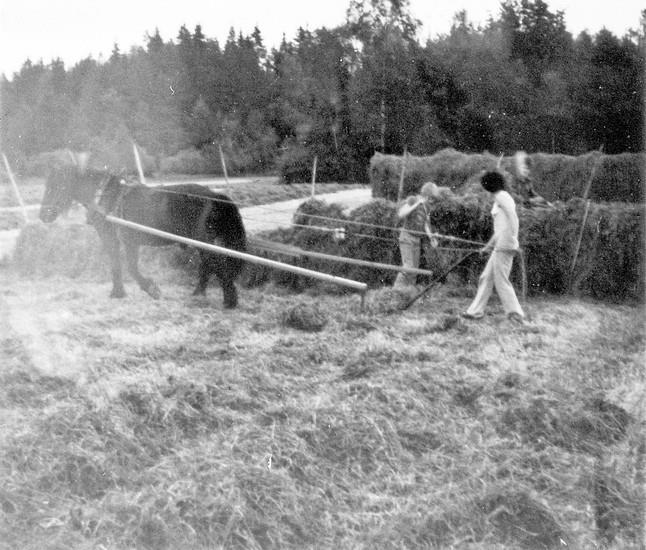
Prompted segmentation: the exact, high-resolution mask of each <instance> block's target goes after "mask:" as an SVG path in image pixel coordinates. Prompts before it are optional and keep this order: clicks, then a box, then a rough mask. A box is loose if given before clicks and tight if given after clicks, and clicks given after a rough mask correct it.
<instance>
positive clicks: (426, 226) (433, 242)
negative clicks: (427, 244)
mask: <svg viewBox="0 0 646 550" xmlns="http://www.w3.org/2000/svg"><path fill="white" fill-rule="evenodd" d="M424 232H425V233H426V236H427V237H428V240H429V241H431V246H432V247H433V248H437V246H438V244H439V242H438V240H437V237H436V236H435V235H433V231H432V230H431V224H430V223H428V218H427V219H426V221H425V222H424Z"/></svg>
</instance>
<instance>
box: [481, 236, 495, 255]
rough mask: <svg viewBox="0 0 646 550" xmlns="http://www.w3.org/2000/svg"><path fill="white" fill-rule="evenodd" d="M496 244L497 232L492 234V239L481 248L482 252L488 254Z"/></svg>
mask: <svg viewBox="0 0 646 550" xmlns="http://www.w3.org/2000/svg"><path fill="white" fill-rule="evenodd" d="M495 246H496V234H495V233H494V234H493V235H492V236H491V239H489V241H488V242H487V244H485V245H484V246H483V247H482V248H481V249H480V254H486V253H487V252H491V251H492V250H493V249H494V247H495Z"/></svg>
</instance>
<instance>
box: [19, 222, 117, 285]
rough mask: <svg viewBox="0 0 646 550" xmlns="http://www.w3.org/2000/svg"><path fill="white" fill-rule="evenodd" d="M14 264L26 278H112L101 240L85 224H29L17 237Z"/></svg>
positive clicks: (92, 229)
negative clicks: (58, 276)
mask: <svg viewBox="0 0 646 550" xmlns="http://www.w3.org/2000/svg"><path fill="white" fill-rule="evenodd" d="M13 263H14V265H15V267H16V268H17V269H18V270H19V271H20V272H21V273H23V274H25V275H40V276H43V277H49V276H52V275H63V276H66V277H72V278H76V277H79V276H81V275H84V276H89V277H92V278H98V279H106V278H108V277H109V269H108V259H107V256H105V254H104V253H103V251H102V248H101V242H100V240H99V237H98V235H97V233H96V231H95V230H94V228H93V227H91V226H89V225H83V224H58V223H56V224H51V225H45V224H42V223H32V224H28V225H26V226H25V227H24V228H23V229H22V231H21V232H20V234H19V235H18V240H17V242H16V249H15V252H14V256H13Z"/></svg>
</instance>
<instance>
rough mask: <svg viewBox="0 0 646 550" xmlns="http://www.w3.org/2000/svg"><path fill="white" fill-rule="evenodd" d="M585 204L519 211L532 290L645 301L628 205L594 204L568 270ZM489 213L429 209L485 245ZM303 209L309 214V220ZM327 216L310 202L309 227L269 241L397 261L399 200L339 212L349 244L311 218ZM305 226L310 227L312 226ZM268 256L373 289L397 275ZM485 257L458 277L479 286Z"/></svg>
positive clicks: (634, 215)
mask: <svg viewBox="0 0 646 550" xmlns="http://www.w3.org/2000/svg"><path fill="white" fill-rule="evenodd" d="M585 204H586V203H585V201H583V200H582V199H572V200H570V201H568V202H566V203H561V202H559V203H556V205H555V208H554V209H526V208H523V207H521V206H519V207H518V214H519V218H520V242H521V247H522V248H523V250H524V254H525V259H526V267H527V282H528V292H529V293H530V294H537V293H541V292H549V293H555V294H564V293H568V292H570V291H573V292H575V293H577V294H581V295H587V296H592V297H595V298H600V299H610V300H626V299H643V295H644V274H645V271H644V213H643V209H642V208H641V207H640V206H637V205H631V204H624V203H600V204H591V206H590V209H589V212H588V216H587V222H586V224H585V228H584V231H583V234H582V240H581V246H580V251H579V255H578V259H577V262H576V264H575V267H574V271H573V272H572V273H571V265H572V260H573V256H574V253H575V249H576V244H577V241H578V238H579V233H580V229H581V223H582V220H583V217H584V211H585ZM319 208H320V210H319ZM490 209H491V198H490V197H486V198H485V199H484V200H483V197H482V196H481V195H464V196H454V197H448V196H447V197H444V198H443V199H442V200H440V201H437V202H436V203H434V204H433V205H432V206H431V209H430V216H431V223H432V225H433V228H434V229H435V230H436V231H437V232H439V233H441V234H445V235H450V236H454V237H459V238H463V239H468V240H471V241H478V242H486V241H487V240H488V239H489V238H490V236H491V234H492V231H493V226H492V220H491V215H490ZM304 211H307V214H308V215H307V216H305V215H304ZM328 214H330V206H329V205H326V204H325V203H323V202H321V201H316V202H314V201H308V202H307V203H305V204H304V205H303V208H302V210H301V209H299V212H298V213H297V214H296V217H297V219H298V220H299V221H300V222H308V223H302V225H303V226H306V227H294V228H292V229H289V230H281V231H279V232H272V233H270V234H268V235H267V238H268V239H269V240H273V241H279V242H283V243H286V244H293V245H296V246H298V247H301V248H303V249H307V250H314V251H317V252H324V253H328V254H335V255H338V256H346V257H349V258H358V259H363V260H369V261H374V262H381V263H391V264H397V265H399V264H400V262H401V260H400V257H399V247H398V242H397V237H398V233H397V228H396V210H395V204H394V203H392V202H389V201H386V200H383V199H376V200H374V201H372V202H371V203H369V204H367V205H364V206H362V207H360V208H358V209H356V210H354V211H352V212H351V213H350V214H349V215H348V216H343V214H342V213H340V214H339V213H337V214H336V216H338V219H341V220H343V225H344V228H345V231H346V236H347V238H346V239H345V240H344V241H335V239H334V235H333V233H331V232H325V231H321V229H320V226H319V224H320V223H322V220H320V219H318V218H314V217H312V216H317V215H320V216H325V217H327V215H328ZM354 221H358V222H367V223H371V224H374V225H375V226H380V227H372V226H363V225H357V224H354V223H352V222H354ZM326 223H331V222H326ZM308 225H309V226H312V227H307V226H308ZM332 225H338V223H337V224H332ZM375 237H376V238H375ZM447 254H450V252H447ZM268 257H271V258H273V259H279V260H281V261H289V262H292V263H296V264H297V265H301V266H304V267H308V268H310V269H316V270H320V271H324V272H326V273H332V274H334V275H338V276H342V277H347V278H350V279H355V280H359V281H364V282H366V283H368V285H369V286H371V287H379V286H383V285H391V284H392V283H393V282H394V278H395V276H396V272H394V271H387V270H383V269H373V268H368V267H360V266H354V265H349V264H343V263H337V262H330V261H326V260H319V259H307V258H301V259H299V258H292V259H288V258H285V257H284V256H280V255H276V254H268ZM485 260H486V258H479V257H478V256H477V255H474V256H473V257H472V258H471V259H468V260H467V261H465V262H464V264H463V265H462V266H461V267H460V269H459V270H456V273H457V274H459V275H460V277H461V278H462V279H463V280H469V281H471V282H475V281H476V280H477V277H478V275H479V273H480V271H481V269H482V268H483V266H484V261H485ZM519 265H520V262H518V261H516V262H515V267H514V271H513V272H512V278H513V279H514V281H515V282H516V283H517V284H519V283H520V281H521V279H520V276H521V271H520V268H519ZM295 279H299V276H293V275H291V276H290V277H289V280H290V281H291V282H292V284H293V282H294V280H295ZM300 279H303V278H302V277H300ZM422 282H423V281H422ZM313 284H314V283H313V281H312V280H311V279H307V280H301V282H300V283H299V284H294V286H296V287H299V286H300V287H309V286H312V285H313Z"/></svg>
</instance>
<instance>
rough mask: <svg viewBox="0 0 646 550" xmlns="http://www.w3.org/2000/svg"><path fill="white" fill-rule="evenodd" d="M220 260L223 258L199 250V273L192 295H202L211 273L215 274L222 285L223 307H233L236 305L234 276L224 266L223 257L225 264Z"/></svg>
mask: <svg viewBox="0 0 646 550" xmlns="http://www.w3.org/2000/svg"><path fill="white" fill-rule="evenodd" d="M222 261H223V258H214V257H213V256H212V255H209V254H207V253H203V252H200V273H199V278H198V281H197V286H196V287H195V290H194V291H193V296H204V295H205V294H206V286H207V284H208V282H209V279H210V277H211V274H215V276H216V277H217V278H218V281H220V286H221V287H222V295H223V298H224V307H225V309H233V308H235V307H236V306H237V305H238V291H237V289H236V287H235V285H234V284H233V281H234V278H235V277H232V276H231V274H230V273H229V272H228V270H227V268H226V267H225V264H226V259H224V262H225V264H223V263H222Z"/></svg>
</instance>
